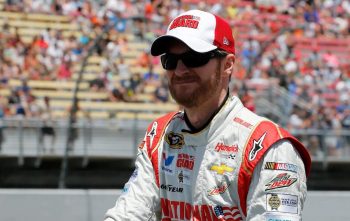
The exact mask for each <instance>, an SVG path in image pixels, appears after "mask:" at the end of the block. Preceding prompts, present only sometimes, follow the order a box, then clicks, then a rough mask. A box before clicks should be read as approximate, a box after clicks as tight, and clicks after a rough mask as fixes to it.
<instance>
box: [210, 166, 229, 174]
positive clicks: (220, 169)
mask: <svg viewBox="0 0 350 221" xmlns="http://www.w3.org/2000/svg"><path fill="white" fill-rule="evenodd" d="M210 170H212V171H215V172H216V173H218V174H220V175H222V174H224V173H226V172H227V173H229V172H233V168H232V167H229V166H227V165H226V164H221V165H220V166H219V165H213V166H211V167H210Z"/></svg>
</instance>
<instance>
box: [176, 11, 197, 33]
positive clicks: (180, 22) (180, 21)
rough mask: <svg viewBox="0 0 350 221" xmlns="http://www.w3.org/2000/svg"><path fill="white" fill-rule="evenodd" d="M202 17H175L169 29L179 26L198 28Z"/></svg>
mask: <svg viewBox="0 0 350 221" xmlns="http://www.w3.org/2000/svg"><path fill="white" fill-rule="evenodd" d="M199 20H200V18H199V17H197V16H193V15H183V16H180V17H178V18H176V19H174V21H173V23H171V25H170V27H169V30H172V29H174V28H178V27H185V28H193V29H197V27H198V24H199Z"/></svg>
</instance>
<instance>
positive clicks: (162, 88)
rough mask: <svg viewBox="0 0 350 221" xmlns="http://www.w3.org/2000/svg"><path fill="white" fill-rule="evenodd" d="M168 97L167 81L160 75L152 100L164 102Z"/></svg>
mask: <svg viewBox="0 0 350 221" xmlns="http://www.w3.org/2000/svg"><path fill="white" fill-rule="evenodd" d="M169 97H170V94H169V88H168V83H167V80H166V78H165V76H162V77H161V79H160V85H159V86H158V87H156V90H155V91H154V102H156V103H158V102H161V103H166V102H168V101H169Z"/></svg>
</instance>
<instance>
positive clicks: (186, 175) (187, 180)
mask: <svg viewBox="0 0 350 221" xmlns="http://www.w3.org/2000/svg"><path fill="white" fill-rule="evenodd" d="M177 178H178V181H179V183H182V184H185V185H191V176H190V171H186V170H181V171H178V174H177Z"/></svg>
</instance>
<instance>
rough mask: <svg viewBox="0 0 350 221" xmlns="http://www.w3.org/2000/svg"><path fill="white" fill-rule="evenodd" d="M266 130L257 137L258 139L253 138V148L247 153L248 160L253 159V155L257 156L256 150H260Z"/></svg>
mask: <svg viewBox="0 0 350 221" xmlns="http://www.w3.org/2000/svg"><path fill="white" fill-rule="evenodd" d="M265 136H266V132H265V133H264V134H263V135H262V136H261V137H260V138H259V140H254V143H253V148H252V150H251V151H250V153H249V158H248V159H249V161H253V160H254V159H255V157H256V156H257V154H258V152H259V151H260V150H262V149H263V148H264V147H263V146H262V143H263V141H264V139H265Z"/></svg>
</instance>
